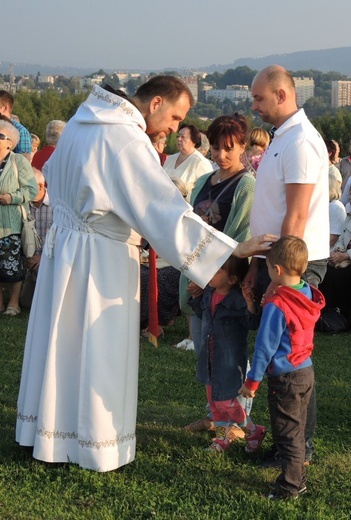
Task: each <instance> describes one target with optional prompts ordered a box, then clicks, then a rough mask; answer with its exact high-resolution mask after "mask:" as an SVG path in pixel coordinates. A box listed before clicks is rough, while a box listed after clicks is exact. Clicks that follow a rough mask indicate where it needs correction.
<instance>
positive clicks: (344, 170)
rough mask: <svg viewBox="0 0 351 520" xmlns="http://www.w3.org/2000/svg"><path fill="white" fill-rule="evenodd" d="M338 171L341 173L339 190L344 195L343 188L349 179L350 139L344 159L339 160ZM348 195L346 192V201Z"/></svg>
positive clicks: (350, 174) (350, 168)
mask: <svg viewBox="0 0 351 520" xmlns="http://www.w3.org/2000/svg"><path fill="white" fill-rule="evenodd" d="M339 170H340V173H341V176H342V185H341V189H342V191H343V193H344V192H345V188H346V183H347V181H348V180H349V178H350V177H351V139H350V143H349V149H348V155H346V156H345V157H343V158H342V159H341V160H340V163H339ZM348 193H349V192H348V191H346V200H347V197H348Z"/></svg>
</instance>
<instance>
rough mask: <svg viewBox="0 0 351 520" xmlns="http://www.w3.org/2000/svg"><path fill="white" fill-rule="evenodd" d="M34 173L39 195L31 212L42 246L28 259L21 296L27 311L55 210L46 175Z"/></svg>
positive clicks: (36, 171) (31, 204)
mask: <svg viewBox="0 0 351 520" xmlns="http://www.w3.org/2000/svg"><path fill="white" fill-rule="evenodd" d="M33 172H34V177H35V180H36V183H37V186H38V193H37V195H36V197H35V198H34V199H33V200H32V201H31V202H29V211H30V213H31V215H32V217H33V218H34V219H35V229H36V231H37V233H38V235H39V237H40V239H41V244H42V245H41V247H39V248H38V249H37V250H36V251H35V253H34V255H33V256H32V257H31V258H28V259H27V271H26V277H25V280H24V283H23V287H22V291H21V296H20V304H21V307H23V308H25V309H30V308H31V305H32V300H33V295H34V290H35V285H36V281H37V276H38V269H39V265H40V260H41V255H42V250H43V244H44V241H45V237H46V234H47V232H48V231H49V229H50V227H51V224H52V218H53V210H52V207H51V206H50V202H49V196H48V194H47V189H46V186H45V178H44V175H43V174H42V172H41V171H40V170H38V169H37V168H33Z"/></svg>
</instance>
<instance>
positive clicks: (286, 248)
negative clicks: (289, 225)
mask: <svg viewBox="0 0 351 520" xmlns="http://www.w3.org/2000/svg"><path fill="white" fill-rule="evenodd" d="M267 260H268V261H269V263H270V265H271V266H274V265H280V266H282V267H283V268H284V269H285V270H286V271H287V273H288V274H290V275H293V276H295V275H296V276H301V275H302V274H303V273H304V272H305V271H306V269H307V263H308V249H307V245H306V242H304V241H303V240H302V238H299V237H295V236H292V235H288V236H286V237H281V238H279V240H277V242H274V243H273V244H272V248H271V249H270V250H269V251H268V253H267Z"/></svg>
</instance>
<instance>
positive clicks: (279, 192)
mask: <svg viewBox="0 0 351 520" xmlns="http://www.w3.org/2000/svg"><path fill="white" fill-rule="evenodd" d="M251 91H252V97H253V101H252V109H253V110H255V111H256V112H257V113H258V114H259V116H260V117H261V119H262V121H264V122H265V123H270V124H271V125H273V129H272V130H273V132H274V134H273V135H274V137H273V139H272V142H271V144H270V146H269V148H268V149H267V151H266V153H265V154H264V156H263V158H262V161H261V163H260V165H259V168H258V171H257V178H256V187H255V197H254V203H253V207H252V212H251V220H250V227H251V233H252V234H253V236H256V235H257V234H260V233H262V231H261V230H262V229H270V230H272V232H273V233H275V234H277V235H278V236H286V235H295V236H298V237H300V238H303V239H304V240H305V242H306V243H307V247H308V253H309V258H308V259H309V262H308V268H307V271H306V273H305V277H306V279H307V281H308V282H309V283H310V284H312V285H314V286H315V287H318V286H319V284H320V283H321V282H322V280H323V278H324V275H325V272H326V268H327V261H326V259H327V258H328V256H329V219H328V211H329V210H328V197H329V195H328V194H329V187H328V164H329V161H328V152H327V149H326V146H325V143H324V141H323V139H322V137H321V136H320V134H319V133H318V132H317V130H316V129H315V128H314V126H313V125H312V124H311V123H310V121H309V120H308V119H307V116H306V114H305V112H304V110H303V109H299V108H298V106H297V104H296V91H295V83H294V80H293V78H292V76H291V75H290V74H289V73H288V72H287V71H286V70H285V69H284V68H283V67H281V66H279V65H272V66H269V67H266V68H265V69H263V70H261V71H260V72H259V73H258V74H257V75H256V76H255V77H254V79H253V82H252V87H251ZM245 283H246V284H248V285H249V286H250V287H251V288H252V290H255V291H256V294H257V297H258V298H260V297H261V296H262V295H263V294H264V293H266V294H268V293H269V292H270V290H271V289H272V286H270V279H269V275H268V270H267V266H266V262H265V258H257V257H256V258H254V259H253V260H252V262H251V265H250V271H249V274H248V276H247V277H246V280H245ZM315 421H316V400H315V393H314V394H313V397H312V398H311V401H310V407H309V412H308V419H307V423H306V431H305V433H306V462H309V461H310V460H311V458H312V454H313V444H312V436H313V433H314V429H315ZM274 460H275V462H276V464H277V462H278V464H279V457H278V460H276V459H275V458H274V459H273V460H272V461H271V464H270V465H274Z"/></svg>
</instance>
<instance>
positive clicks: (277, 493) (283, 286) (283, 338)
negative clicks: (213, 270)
mask: <svg viewBox="0 0 351 520" xmlns="http://www.w3.org/2000/svg"><path fill="white" fill-rule="evenodd" d="M266 261H267V266H268V271H269V276H270V278H271V280H272V283H273V284H274V286H275V291H274V294H272V295H271V296H268V297H267V299H266V301H265V304H264V307H263V313H262V319H261V325H260V328H259V331H258V334H257V337H256V341H255V350H254V355H253V359H252V367H251V370H250V371H249V373H248V375H247V379H246V381H245V383H244V385H243V386H242V388H241V389H240V391H239V393H240V394H241V395H242V396H244V397H255V393H256V391H257V390H258V388H259V386H260V383H261V381H262V379H263V377H264V374H267V376H268V406H269V414H270V418H271V427H272V436H273V440H274V442H275V445H276V447H277V450H278V452H279V455H280V460H281V473H280V475H279V476H278V477H277V478H276V480H275V483H274V485H273V489H272V490H271V492H270V493H269V495H268V498H270V499H286V498H293V499H295V498H298V496H299V495H300V494H302V493H304V492H306V491H307V488H306V468H305V465H304V461H305V434H304V433H305V426H306V415H307V406H308V403H309V400H310V396H311V393H312V388H313V379H314V375H313V369H312V360H311V354H312V350H313V331H314V327H315V324H316V322H317V320H318V318H319V316H320V313H321V310H322V308H323V307H324V298H323V295H322V293H321V292H320V291H318V289H316V288H314V287H313V286H310V285H308V284H307V283H306V282H305V281H304V280H302V278H301V277H302V275H303V273H304V272H305V271H306V268H307V262H308V251H307V246H306V243H305V242H304V241H303V240H302V239H301V238H298V237H294V236H286V237H281V238H280V239H279V240H278V241H277V242H276V243H275V244H273V245H272V249H271V251H269V252H268V253H267V260H266Z"/></svg>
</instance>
